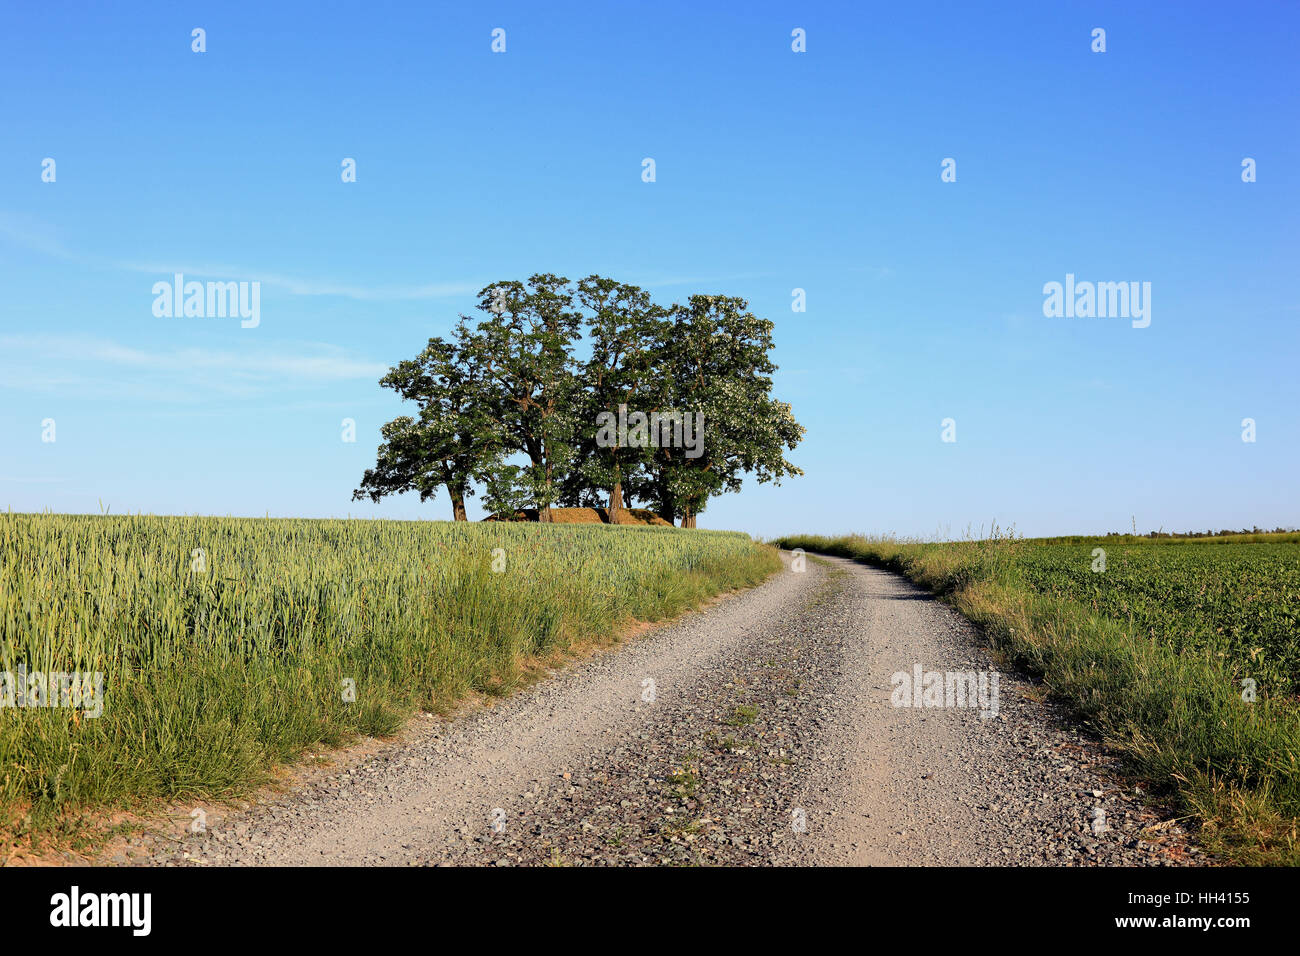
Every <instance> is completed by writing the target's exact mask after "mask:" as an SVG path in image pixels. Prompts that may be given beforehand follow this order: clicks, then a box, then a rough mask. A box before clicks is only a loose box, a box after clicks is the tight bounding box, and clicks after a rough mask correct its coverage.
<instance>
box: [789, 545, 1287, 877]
mask: <svg viewBox="0 0 1300 956" xmlns="http://www.w3.org/2000/svg"><path fill="white" fill-rule="evenodd" d="M778 544H780V545H781V546H782V547H787V548H803V549H805V550H807V551H813V552H821V553H826V554H834V555H840V556H844V557H852V558H855V559H857V560H860V561H864V562H866V563H869V564H874V565H877V566H880V567H885V568H889V569H891V570H895V571H899V572H902V573H903V574H906V575H907V576H908V577H910V578H912V579H913V580H914V581H916V582H917V583H919V584H921V585H922V586H924V587H927V588H929V589H930V590H932V591H934V592H935V593H937V594H939V595H941V596H943V597H944V598H945V599H947V600H948V601H950V602H951V603H952V604H953V605H954V606H955V607H956V608H957V609H958V610H960V611H961V612H962V613H963V614H965V615H966V616H967V617H969V618H971V619H972V620H973V621H975V622H976V623H978V624H980V625H981V627H982V628H983V630H984V632H985V634H986V636H987V637H988V639H989V642H990V644H991V645H992V647H993V648H994V650H995V652H996V653H999V654H1001V655H1003V657H1004V658H1005V660H1006V662H1007V663H1008V664H1009V665H1010V666H1014V667H1016V668H1018V669H1021V670H1023V671H1027V672H1029V673H1030V674H1033V675H1036V676H1039V677H1041V678H1042V680H1043V683H1044V685H1045V686H1046V688H1047V690H1048V691H1049V693H1051V694H1052V696H1054V697H1055V698H1056V699H1057V700H1059V701H1060V702H1062V703H1064V704H1066V705H1067V706H1069V707H1070V708H1071V709H1072V710H1073V711H1074V712H1075V714H1076V715H1078V716H1080V717H1082V718H1083V719H1084V720H1085V722H1086V723H1087V725H1088V726H1089V727H1090V728H1091V729H1093V730H1094V731H1095V732H1096V733H1097V734H1098V735H1099V736H1100V737H1102V738H1103V739H1104V740H1106V741H1107V742H1108V743H1109V744H1111V745H1112V746H1113V747H1115V748H1116V749H1117V750H1119V751H1121V752H1122V753H1123V754H1125V755H1126V757H1127V758H1128V762H1129V766H1130V768H1131V769H1132V771H1133V772H1134V773H1135V774H1137V775H1138V776H1141V777H1144V778H1146V779H1147V780H1148V781H1150V782H1152V783H1154V784H1155V785H1156V786H1157V787H1158V788H1160V789H1161V790H1163V791H1165V792H1166V793H1169V794H1170V795H1171V796H1172V798H1173V800H1174V802H1175V803H1176V804H1178V805H1179V806H1180V807H1181V808H1182V809H1183V810H1184V811H1186V813H1187V814H1188V815H1189V816H1190V817H1192V818H1194V819H1195V820H1196V821H1197V822H1199V824H1200V826H1201V827H1202V833H1203V836H1204V837H1205V838H1206V842H1207V843H1208V844H1209V845H1210V846H1211V847H1212V848H1215V849H1217V850H1219V851H1220V852H1222V853H1223V854H1224V855H1225V856H1227V857H1228V858H1230V859H1235V860H1238V861H1240V862H1254V863H1291V864H1294V863H1296V862H1298V861H1300V835H1298V830H1300V701H1298V700H1297V695H1298V694H1300V540H1298V539H1297V536H1296V535H1294V534H1279V535H1269V534H1265V535H1250V536H1242V537H1239V538H1237V537H1232V536H1229V537H1224V538H1203V539H1177V538H1172V539H1171V538H1160V539H1154V540H1152V539H1143V538H1137V537H1131V536H1128V535H1123V536H1119V535H1116V536H1109V537H1102V538H1084V537H1079V538H1057V539H1048V540H1037V541H1036V540H1024V539H1016V538H1014V537H1006V536H1002V537H995V538H993V539H991V540H983V541H963V542H950V543H923V542H903V541H897V540H891V539H873V538H865V537H859V536H849V537H840V538H826V537H818V536H791V537H788V538H784V539H782V540H780V541H779V542H778Z"/></svg>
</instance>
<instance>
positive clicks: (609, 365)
mask: <svg viewBox="0 0 1300 956" xmlns="http://www.w3.org/2000/svg"><path fill="white" fill-rule="evenodd" d="M478 310H479V312H480V317H479V318H478V320H477V321H475V319H474V318H472V317H470V316H465V315H462V316H460V319H459V322H458V323H457V325H456V326H455V329H454V330H453V332H452V334H451V337H450V339H449V340H448V339H443V338H440V337H434V338H431V339H430V340H429V342H428V345H427V346H426V347H425V349H424V350H423V351H422V352H421V353H420V354H419V355H417V356H416V357H415V358H414V359H410V360H407V361H403V362H400V363H398V364H397V365H396V366H394V367H393V368H392V369H390V370H389V372H388V374H387V375H385V376H384V377H383V378H382V379H381V380H380V384H381V385H382V386H384V387H385V388H391V389H393V390H394V391H396V392H397V393H398V394H399V395H400V396H401V397H402V398H403V399H405V400H407V401H410V402H413V403H415V405H416V406H417V407H418V415H414V416H413V415H404V416H401V417H399V418H396V419H394V420H393V421H391V422H389V423H388V424H386V425H385V426H384V427H383V430H382V436H383V443H382V444H381V445H380V446H379V451H378V455H377V460H376V463H375V467H374V468H369V469H366V472H365V474H364V476H363V477H362V480H361V485H360V487H359V488H357V489H356V490H355V491H354V492H353V494H352V497H353V498H354V499H361V498H369V499H371V500H373V501H379V500H380V499H382V498H383V497H385V496H386V495H390V494H400V493H402V492H407V491H418V492H419V493H420V499H421V500H422V501H423V500H427V499H429V498H430V497H433V496H434V495H436V494H437V491H438V489H439V488H446V489H447V493H448V495H449V497H450V498H451V502H452V512H453V515H454V517H455V519H456V520H457V521H464V520H466V511H465V500H466V498H467V497H469V496H470V495H472V494H474V492H475V489H476V488H479V489H481V491H482V494H483V499H484V506H485V508H487V510H488V511H491V512H507V513H514V512H516V511H518V510H521V509H524V508H534V509H536V510H537V513H538V516H539V519H540V520H541V521H549V520H550V517H551V508H552V507H553V506H557V505H570V506H572V505H582V506H597V505H600V504H605V505H607V506H608V509H609V520H610V521H611V522H615V521H617V520H618V519H619V512H621V511H622V510H623V509H625V508H627V507H630V506H631V504H632V503H634V502H636V503H641V504H642V505H643V506H646V507H649V508H651V509H653V510H654V511H655V512H656V513H657V514H658V515H659V516H660V517H662V518H664V519H665V520H667V521H669V522H674V521H678V520H680V522H681V525H682V527H695V521H696V517H697V515H699V513H700V512H702V511H703V510H704V509H705V507H706V506H707V504H708V501H709V499H710V498H712V497H714V496H716V495H719V494H724V493H726V492H732V491H739V490H740V487H741V482H742V478H743V476H744V475H747V474H748V475H751V476H753V477H754V478H756V479H757V480H758V481H759V482H769V481H770V482H775V483H778V484H779V483H780V481H781V479H782V478H786V477H790V476H794V475H801V474H803V472H802V471H801V470H800V469H799V468H797V467H796V466H795V465H793V464H791V463H790V462H789V461H788V460H786V457H785V455H786V452H787V451H792V450H793V449H794V448H795V446H796V445H798V443H799V441H800V440H801V439H802V437H803V433H804V429H803V426H801V425H800V424H799V423H798V422H796V421H795V419H794V415H793V414H792V412H791V409H790V406H789V405H787V404H786V403H784V402H780V401H777V400H776V399H774V398H773V397H772V395H771V390H772V378H771V376H772V373H773V372H774V371H776V366H775V365H774V364H773V363H772V361H771V358H770V356H769V353H770V352H771V351H772V348H773V343H772V329H773V325H772V322H770V321H769V320H767V319H761V318H758V317H757V316H755V315H753V314H752V313H751V312H750V311H749V307H748V304H747V303H746V302H745V300H744V299H740V298H736V297H732V296H714V295H692V296H691V297H690V298H689V299H688V300H687V301H686V303H685V304H677V303H674V304H673V305H671V306H667V307H664V306H660V305H657V304H656V303H655V302H654V301H652V299H651V297H650V295H649V293H647V292H646V291H644V290H643V289H640V288H638V287H636V286H633V285H627V284H625V283H621V282H617V281H615V280H613V279H607V278H603V277H601V276H596V275H592V276H588V277H587V278H585V279H582V280H580V281H579V282H577V283H576V285H575V284H574V283H571V282H570V281H569V280H568V279H566V278H563V277H561V276H555V275H550V274H537V275H533V276H530V277H529V278H528V280H527V281H526V282H520V281H517V280H510V281H504V282H498V283H494V284H493V285H490V286H488V287H487V288H485V289H483V290H482V291H481V292H480V293H479V303H478Z"/></svg>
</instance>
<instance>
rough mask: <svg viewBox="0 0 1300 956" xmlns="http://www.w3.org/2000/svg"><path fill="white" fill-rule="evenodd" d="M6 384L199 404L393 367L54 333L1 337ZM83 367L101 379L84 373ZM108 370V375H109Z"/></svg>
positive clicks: (326, 352)
mask: <svg viewBox="0 0 1300 956" xmlns="http://www.w3.org/2000/svg"><path fill="white" fill-rule="evenodd" d="M0 356H3V358H2V359H0V387H8V388H16V389H20V390H39V391H52V390H58V391H63V390H72V389H76V390H81V391H83V392H86V391H88V392H91V393H94V394H115V395H118V396H123V397H126V396H133V397H140V398H153V399H164V400H166V399H172V400H175V399H184V398H188V399H191V400H195V399H197V398H199V397H200V395H199V393H203V392H211V391H218V392H221V393H223V394H226V395H229V396H233V397H252V396H254V395H260V394H263V393H265V392H267V391H270V390H272V389H279V388H286V387H288V388H294V387H298V388H302V387H310V386H314V385H327V384H330V383H333V382H341V381H350V380H356V379H369V380H372V381H374V380H377V379H378V378H379V377H380V376H382V375H383V374H384V373H385V372H387V371H388V366H386V365H384V364H382V363H379V362H371V361H367V360H364V359H360V358H356V357H354V356H352V355H349V354H348V353H347V352H346V351H345V350H343V349H340V348H337V347H335V346H330V345H319V344H307V345H304V346H301V347H299V348H298V349H297V350H296V351H285V350H283V349H281V350H278V351H272V350H268V349H265V348H264V349H261V350H258V351H251V350H250V351H247V352H244V351H241V352H233V351H223V350H212V349H200V348H176V349H167V350H160V351H151V350H147V349H141V348H136V347H134V346H130V345H123V344H121V343H119V342H115V341H112V340H109V339H96V338H80V337H72V336H51V335H0ZM78 363H82V364H85V365H87V366H90V367H91V368H93V369H94V370H95V371H96V372H98V373H99V374H98V375H95V374H90V375H78V374H76V372H77V367H78ZM114 370H116V372H117V374H116V375H115V374H114ZM106 373H107V374H106Z"/></svg>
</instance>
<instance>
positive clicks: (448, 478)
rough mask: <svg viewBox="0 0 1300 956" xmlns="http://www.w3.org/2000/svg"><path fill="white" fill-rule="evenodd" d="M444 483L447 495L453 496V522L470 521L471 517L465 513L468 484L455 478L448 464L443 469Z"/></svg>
mask: <svg viewBox="0 0 1300 956" xmlns="http://www.w3.org/2000/svg"><path fill="white" fill-rule="evenodd" d="M442 483H443V484H444V485H446V486H447V494H448V495H450V496H451V520H452V521H468V520H469V516H468V515H466V513H465V485H466V482H465V481H464V480H463V479H462V480H459V481H458V480H457V479H456V478H454V477H453V473H452V470H451V468H450V467H448V466H447V464H446V463H444V464H443V467H442Z"/></svg>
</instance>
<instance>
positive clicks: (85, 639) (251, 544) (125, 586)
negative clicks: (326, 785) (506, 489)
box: [0, 514, 779, 831]
mask: <svg viewBox="0 0 1300 956" xmlns="http://www.w3.org/2000/svg"><path fill="white" fill-rule="evenodd" d="M777 567H779V561H778V559H777V558H776V556H775V552H774V550H773V549H771V548H765V547H759V546H757V545H755V544H754V542H753V541H751V540H750V538H749V537H747V536H745V535H743V534H737V533H731V532H713V531H683V530H681V529H673V528H650V527H646V528H638V527H610V526H605V525H595V526H592V525H582V526H576V525H553V526H552V525H536V524H531V525H529V524H512V523H492V524H450V523H442V522H436V523H435V522H389V521H344V520H333V521H311V520H272V519H268V520H261V519H239V518H200V517H195V518H183V517H144V516H140V517H131V516H125V517H98V516H73V515H26V514H0V674H4V673H8V674H9V675H11V676H10V681H11V683H10V685H9V688H8V689H9V691H10V695H11V697H14V695H13V691H14V690H15V685H16V683H17V677H16V675H18V674H20V673H22V674H26V675H28V676H29V678H31V677H32V676H33V675H35V674H36V673H40V674H42V675H49V674H51V673H53V672H64V673H76V674H86V675H89V674H99V675H101V676H102V678H103V692H102V697H101V700H102V713H101V714H99V715H98V716H92V714H94V712H95V710H96V709H97V708H95V707H91V706H89V705H86V706H80V707H78V706H32V704H33V703H38V702H40V698H39V696H38V695H36V694H32V695H29V696H28V699H27V701H26V705H25V706H24V705H23V704H21V703H18V700H17V699H11V700H10V701H8V704H9V705H8V706H0V828H8V829H11V830H16V831H22V830H30V829H35V830H37V831H39V830H40V829H41V828H42V827H48V826H51V825H53V822H56V821H58V820H61V819H65V818H67V816H68V814H69V813H70V812H72V811H78V810H81V809H83V808H95V807H106V806H127V805H131V806H134V805H136V804H137V803H138V801H139V800H140V799H141V798H145V799H149V798H157V799H177V798H189V797H203V796H221V795H224V794H231V793H235V792H238V791H240V790H243V789H246V788H247V787H249V786H251V785H253V784H256V783H257V782H259V781H262V780H264V779H265V774H266V771H267V769H268V768H269V767H270V766H272V765H273V764H275V763H278V762H281V761H287V760H291V759H293V758H294V757H295V755H297V754H299V753H300V752H301V751H302V749H303V748H306V747H309V746H312V745H315V744H318V743H321V742H324V743H326V744H337V743H340V742H342V741H344V740H346V739H348V738H349V737H350V736H351V735H354V734H357V733H365V734H387V733H391V732H392V731H394V730H395V729H396V728H397V727H398V726H399V725H400V723H401V721H402V720H403V719H404V717H406V716H407V715H409V714H410V713H412V712H413V711H414V710H415V709H417V708H420V709H426V710H431V711H446V710H447V709H449V708H450V707H451V706H452V705H454V704H455V702H457V701H458V700H461V699H462V698H463V697H465V696H466V695H468V694H471V693H475V692H478V693H483V694H504V693H508V692H509V691H511V690H513V689H515V688H517V687H518V686H520V685H521V683H523V682H525V681H526V680H528V679H529V676H530V667H531V666H532V665H534V664H535V663H536V662H537V661H539V660H542V659H547V658H554V657H556V656H558V655H561V654H563V653H564V652H566V651H570V650H573V649H575V648H576V647H579V646H584V645H585V646H590V645H594V644H600V643H605V642H608V641H610V640H611V639H612V638H614V637H615V636H616V632H617V631H618V629H619V628H620V627H621V626H623V625H626V624H628V623H630V622H632V621H634V620H657V619H660V618H663V617H665V616H668V615H673V614H676V613H678V612H681V611H683V610H685V609H687V608H690V607H692V606H694V605H696V604H698V603H700V602H701V601H702V600H704V599H706V598H708V597H709V596H711V595H713V594H716V593H718V592H720V591H723V590H727V589H730V588H733V587H738V586H744V585H749V584H752V583H755V582H756V581H758V580H761V579H762V578H763V577H765V576H766V575H768V574H769V573H771V572H772V571H773V570H775V569H776V568H777ZM4 690H5V688H4V687H0V694H3V692H4ZM18 694H19V695H21V694H22V689H21V688H20V689H18ZM52 698H53V699H49V700H46V701H45V703H49V704H53V703H57V702H60V693H59V691H58V688H56V689H55V692H54V694H53V695H52ZM72 700H73V703H74V704H75V703H76V698H73V699H72ZM62 702H63V703H65V704H66V703H67V700H66V699H65V700H63V701H62ZM83 703H85V702H84V701H83Z"/></svg>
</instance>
